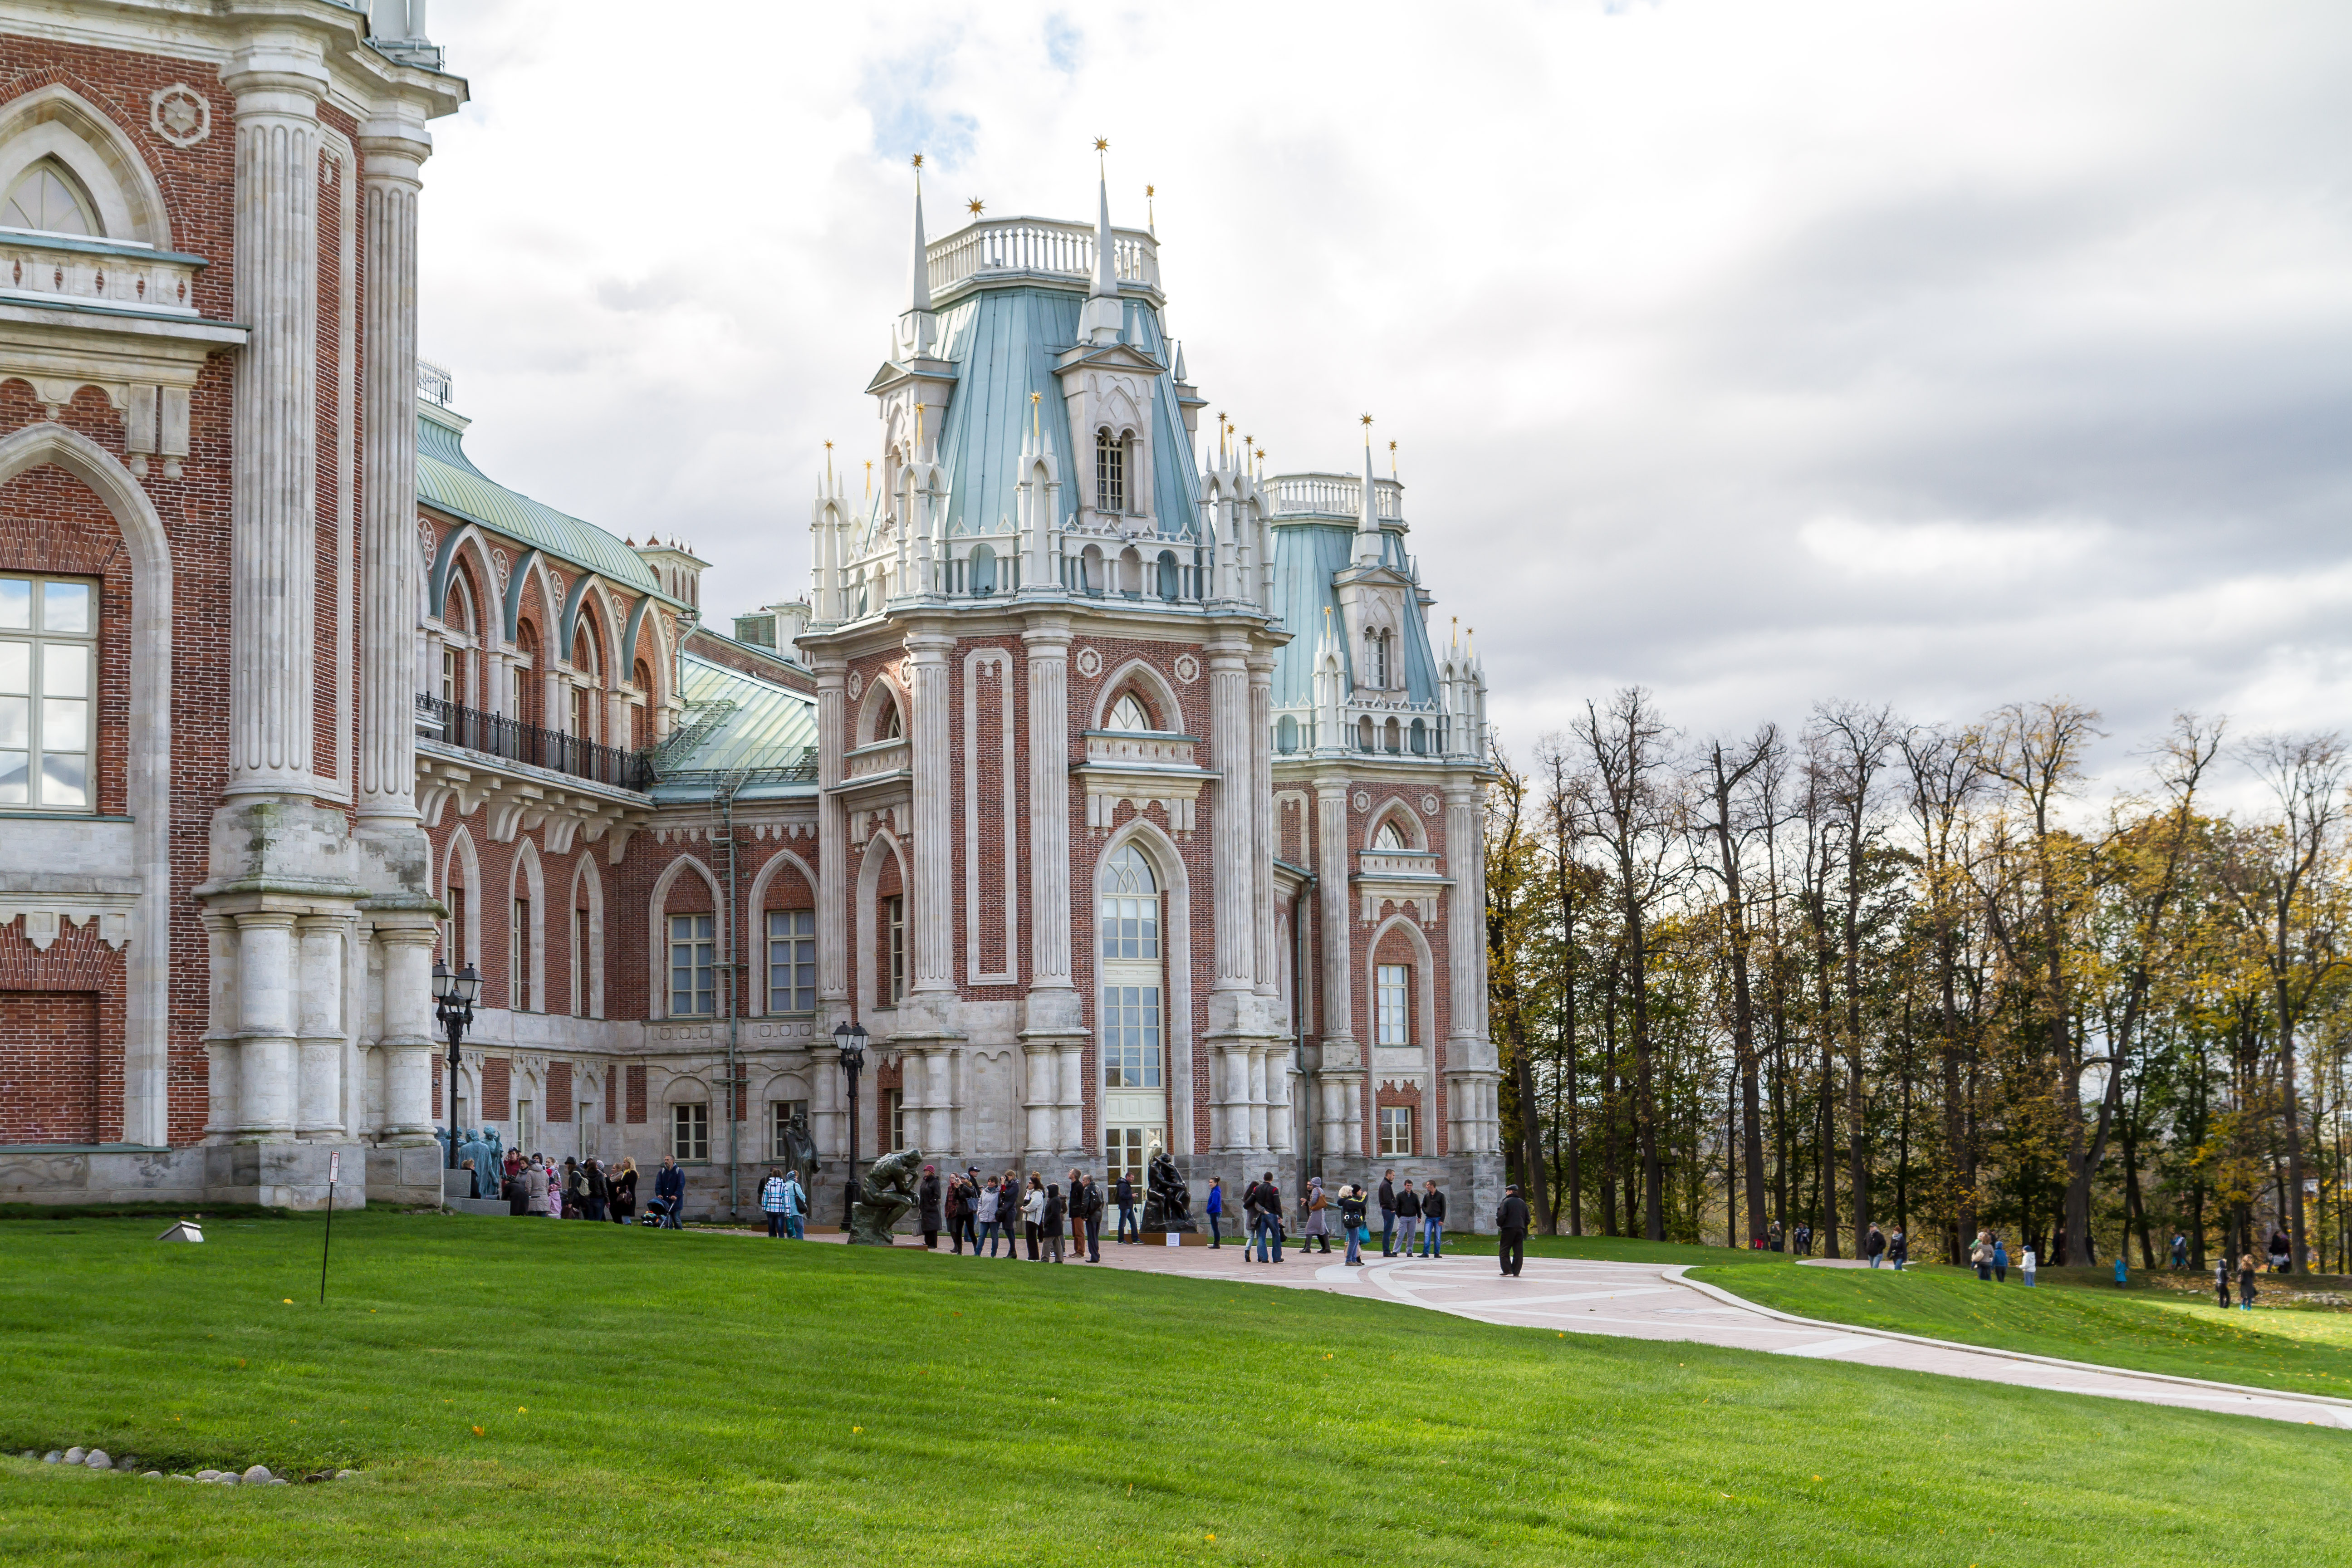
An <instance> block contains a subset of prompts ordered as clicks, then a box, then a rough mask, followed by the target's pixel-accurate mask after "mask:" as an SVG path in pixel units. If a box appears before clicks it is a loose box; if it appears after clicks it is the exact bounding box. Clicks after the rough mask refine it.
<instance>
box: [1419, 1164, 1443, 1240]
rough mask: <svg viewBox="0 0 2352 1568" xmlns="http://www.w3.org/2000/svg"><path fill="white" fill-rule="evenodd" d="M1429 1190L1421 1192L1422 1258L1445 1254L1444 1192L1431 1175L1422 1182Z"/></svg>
mask: <svg viewBox="0 0 2352 1568" xmlns="http://www.w3.org/2000/svg"><path fill="white" fill-rule="evenodd" d="M1423 1185H1424V1186H1426V1187H1427V1188H1428V1189H1429V1190H1428V1191H1427V1192H1424V1193H1423V1194H1421V1231H1422V1234H1421V1255H1422V1256H1423V1258H1443V1257H1444V1256H1445V1194H1444V1190H1443V1189H1442V1188H1440V1187H1439V1186H1438V1184H1437V1178H1436V1177H1435V1176H1432V1177H1430V1178H1429V1180H1428V1181H1427V1182H1425V1183H1423Z"/></svg>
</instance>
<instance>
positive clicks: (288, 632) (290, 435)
mask: <svg viewBox="0 0 2352 1568" xmlns="http://www.w3.org/2000/svg"><path fill="white" fill-rule="evenodd" d="M221 79H222V82H223V83H224V85H226V87H227V88H228V89H229V90H230V91H231V92H233V93H235V94H236V305H235V309H236V319H237V320H238V321H243V322H245V323H246V324H247V329H248V330H249V331H250V332H251V334H252V335H251V337H250V338H249V339H248V340H247V344H246V348H245V352H244V354H243V356H242V358H241V361H240V363H238V365H237V368H236V386H235V394H234V398H233V404H232V407H233V420H234V433H233V441H234V446H235V462H234V464H233V466H232V474H231V486H230V545H229V550H230V584H231V585H230V598H229V606H230V607H229V784H228V791H229V793H231V794H236V793H249V792H259V793H284V794H299V793H304V792H306V791H307V789H308V788H309V783H308V781H309V780H310V770H311V761H310V747H311V686H312V667H313V666H314V664H315V663H316V660H317V650H316V643H315V637H314V632H315V622H316V619H317V616H316V603H317V593H316V591H315V585H314V579H315V577H316V574H317V573H316V563H317V546H316V540H315V537H314V536H315V533H316V530H317V523H318V441H319V419H318V412H319V411H318V339H319V287H318V283H319V279H318V270H319V268H318V259H319V248H318V247H319V212H318V181H319V99H320V95H321V94H322V93H323V92H324V91H325V89H326V81H325V79H324V76H323V73H322V72H321V71H320V67H319V62H318V61H317V59H316V58H313V57H308V56H305V55H303V54H300V53H299V52H297V50H296V49H295V48H293V47H289V46H284V45H281V44H275V43H273V44H257V45H254V46H252V47H248V48H247V49H245V50H243V51H241V52H240V53H239V54H238V56H237V57H236V58H235V60H233V61H232V63H231V66H230V68H229V69H228V70H226V71H224V72H223V73H222V76H221ZM369 292H370V297H371V302H372V301H373V293H374V290H373V289H370V291H369ZM369 347H370V354H371V357H373V343H371V344H370V345H369ZM411 438H412V439H414V437H413V436H412V437H411ZM412 515H413V514H412ZM414 530H415V523H414V522H413V521H411V522H408V523H406V524H404V527H403V528H402V531H401V532H402V542H403V544H404V547H406V548H408V549H410V550H411V551H412V552H413V550H414V548H415V546H414V544H413V543H411V542H409V535H410V534H411V533H412V532H413V531H414Z"/></svg>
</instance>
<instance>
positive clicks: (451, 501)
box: [416, 404, 675, 602]
mask: <svg viewBox="0 0 2352 1568" xmlns="http://www.w3.org/2000/svg"><path fill="white" fill-rule="evenodd" d="M435 412H436V411H435V410H434V409H432V408H431V407H430V406H429V405H423V404H420V405H418V417H417V421H416V499H417V500H420V501H422V502H423V503H424V504H425V505H426V506H429V507H431V508H433V510H436V511H444V512H447V513H448V514H449V515H450V516H452V517H462V518H465V519H467V521H472V522H478V523H479V524H481V525H482V526H483V527H484V528H488V529H494V530H496V531H499V532H500V533H503V534H505V535H506V536H507V537H508V538H509V539H512V540H515V541H518V542H520V543H523V544H528V545H535V546H536V547H538V548H539V549H541V550H544V551H545V552H547V553H549V554H550V555H552V556H554V557H556V558H557V559H558V560H561V561H567V562H569V563H572V565H574V566H577V567H580V568H582V569H583V570H585V571H590V572H593V573H595V574H597V575H598V576H600V577H603V578H604V579H605V580H606V581H608V582H612V583H618V584H626V585H627V586H629V587H632V588H635V589H636V590H638V591H639V592H640V593H646V594H653V595H657V596H659V597H661V598H663V599H666V600H667V599H668V598H669V597H670V596H669V595H667V594H664V593H662V591H661V585H660V584H658V583H656V581H655V580H654V574H653V571H652V569H651V568H650V567H648V566H647V565H646V563H645V562H643V561H642V560H640V559H639V558H638V556H637V552H635V551H634V550H632V549H630V548H629V547H628V546H627V545H625V544H624V543H622V542H620V541H619V540H618V539H616V538H614V536H613V535H611V534H609V533H607V532H605V531H604V530H603V529H601V528H599V527H597V526H596V525H595V524H594V523H593V522H583V521H581V520H580V519H578V518H576V517H572V516H570V515H568V514H566V513H564V512H560V511H558V510H555V509H554V508H553V507H551V506H547V505H545V504H543V503H541V502H539V501H535V500H531V499H530V497H529V496H527V495H523V494H520V493H519V492H517V491H515V490H510V489H507V488H506V487H505V486H504V485H502V484H499V482H498V481H497V480H495V479H491V478H490V477H489V476H488V475H487V474H485V473H483V472H482V470H481V469H479V468H476V467H474V463H473V459H472V458H468V457H467V456H466V449H465V447H464V445H463V437H462V436H461V434H460V432H459V431H458V430H457V427H455V426H450V425H446V424H444V423H443V422H442V421H441V420H440V419H438V418H436V417H435ZM673 602H675V601H673Z"/></svg>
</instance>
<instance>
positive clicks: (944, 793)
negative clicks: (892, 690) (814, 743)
mask: <svg viewBox="0 0 2352 1568" xmlns="http://www.w3.org/2000/svg"><path fill="white" fill-rule="evenodd" d="M954 646H955V639H954V638H953V637H948V636H945V635H943V634H940V633H935V632H929V633H918V634H915V635H912V636H909V637H908V638H907V648H908V658H907V669H908V688H909V693H910V695H911V696H912V698H913V708H914V715H913V731H912V733H913V752H914V756H913V762H914V795H915V855H914V862H915V886H914V888H913V889H912V890H913V894H914V897H913V899H912V900H911V902H912V905H913V908H914V911H915V931H914V936H915V951H914V954H913V958H914V965H913V967H914V976H913V978H914V989H915V990H917V991H919V992H920V991H929V992H952V991H953V990H954V989H955V858H954V857H955V844H954V838H955V835H954V832H953V830H952V823H953V820H954V816H953V811H952V806H953V801H952V798H951V796H950V793H949V788H950V781H949V763H948V755H949V746H948V740H949V736H948V725H949V710H950V707H951V706H952V705H951V704H950V702H949V700H948V650H949V649H950V648H952V647H954Z"/></svg>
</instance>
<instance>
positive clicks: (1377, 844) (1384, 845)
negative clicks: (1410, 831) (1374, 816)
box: [1372, 816, 1412, 849]
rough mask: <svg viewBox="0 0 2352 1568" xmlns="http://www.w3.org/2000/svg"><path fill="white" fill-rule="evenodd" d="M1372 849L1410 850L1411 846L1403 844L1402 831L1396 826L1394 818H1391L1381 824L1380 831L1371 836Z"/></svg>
mask: <svg viewBox="0 0 2352 1568" xmlns="http://www.w3.org/2000/svg"><path fill="white" fill-rule="evenodd" d="M1372 847H1373V848H1375V849H1411V848H1412V845H1410V844H1408V843H1406V842H1405V837H1404V831H1403V830H1402V828H1400V827H1398V826H1397V821H1396V818H1395V817H1393V816H1391V817H1390V818H1389V819H1388V820H1387V821H1386V822H1383V823H1381V830H1380V831H1379V832H1378V833H1376V834H1374V835H1373V836H1372Z"/></svg>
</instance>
